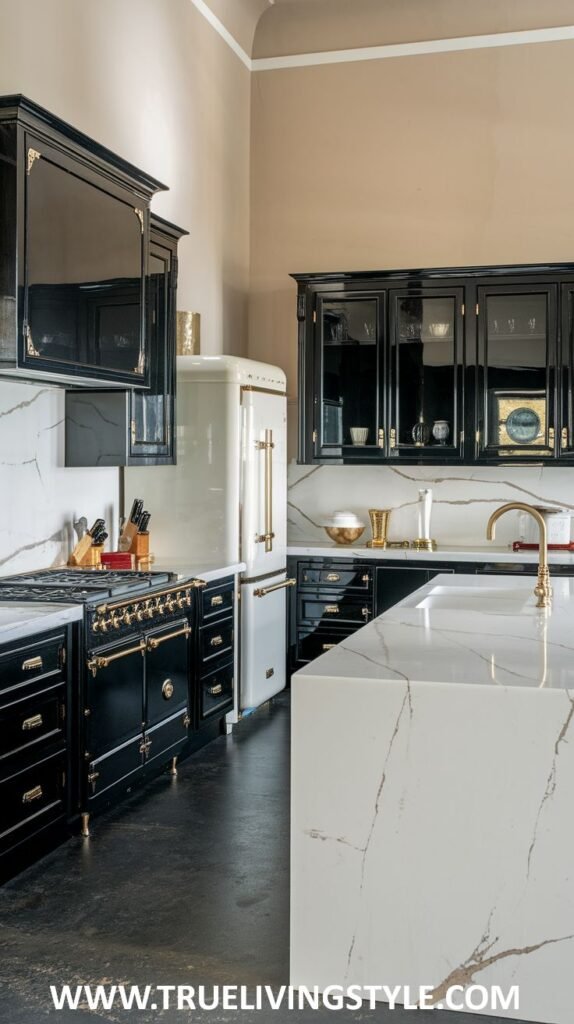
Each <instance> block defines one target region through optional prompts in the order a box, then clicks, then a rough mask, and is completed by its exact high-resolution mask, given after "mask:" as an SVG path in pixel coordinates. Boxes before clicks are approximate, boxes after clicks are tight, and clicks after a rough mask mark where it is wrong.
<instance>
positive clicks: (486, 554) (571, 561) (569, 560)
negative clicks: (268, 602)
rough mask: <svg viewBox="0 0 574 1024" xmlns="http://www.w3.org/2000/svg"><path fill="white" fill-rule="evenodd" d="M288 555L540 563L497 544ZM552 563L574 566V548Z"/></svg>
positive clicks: (323, 549) (301, 550) (299, 547)
mask: <svg viewBox="0 0 574 1024" xmlns="http://www.w3.org/2000/svg"><path fill="white" fill-rule="evenodd" d="M287 555H288V556H289V557H296V558H329V557H330V558H360V559H362V560H363V561H365V560H369V559H377V560H380V561H385V562H386V561H393V562H414V561H417V562H481V563H486V562H489V563H491V562H497V563H500V562H517V563H521V564H523V563H524V562H532V563H533V564H536V563H537V562H538V552H537V551H512V550H511V549H510V548H508V547H504V548H501V547H496V546H495V545H492V547H490V546H486V545H485V546H484V547H478V546H477V547H475V548H472V547H468V548H457V547H444V548H442V547H439V548H438V550H437V551H413V550H411V549H410V548H368V547H366V546H365V545H349V547H347V546H346V545H343V544H319V543H315V544H288V545H287ZM548 562H549V564H550V565H571V566H572V567H574V552H573V551H549V552H548Z"/></svg>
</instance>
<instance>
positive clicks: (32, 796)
mask: <svg viewBox="0 0 574 1024" xmlns="http://www.w3.org/2000/svg"><path fill="white" fill-rule="evenodd" d="M43 795H44V790H43V789H42V787H41V786H34V789H29V790H27V792H26V793H23V794H22V803H23V804H31V803H32V800H39V799H40V797H42V796H43Z"/></svg>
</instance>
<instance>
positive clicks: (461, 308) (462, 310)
mask: <svg viewBox="0 0 574 1024" xmlns="http://www.w3.org/2000/svg"><path fill="white" fill-rule="evenodd" d="M460 315H461V316H465V315H466V306H465V304H464V302H463V304H462V306H461V307H460Z"/></svg>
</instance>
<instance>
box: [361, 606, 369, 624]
mask: <svg viewBox="0 0 574 1024" xmlns="http://www.w3.org/2000/svg"><path fill="white" fill-rule="evenodd" d="M370 614H371V611H370V608H361V615H362V616H363V618H364V620H365V622H368V621H369V616H370Z"/></svg>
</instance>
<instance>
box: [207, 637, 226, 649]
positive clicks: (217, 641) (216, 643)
mask: <svg viewBox="0 0 574 1024" xmlns="http://www.w3.org/2000/svg"><path fill="white" fill-rule="evenodd" d="M222 643H223V637H222V636H212V638H211V640H210V641H209V644H210V647H221V645H222Z"/></svg>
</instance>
